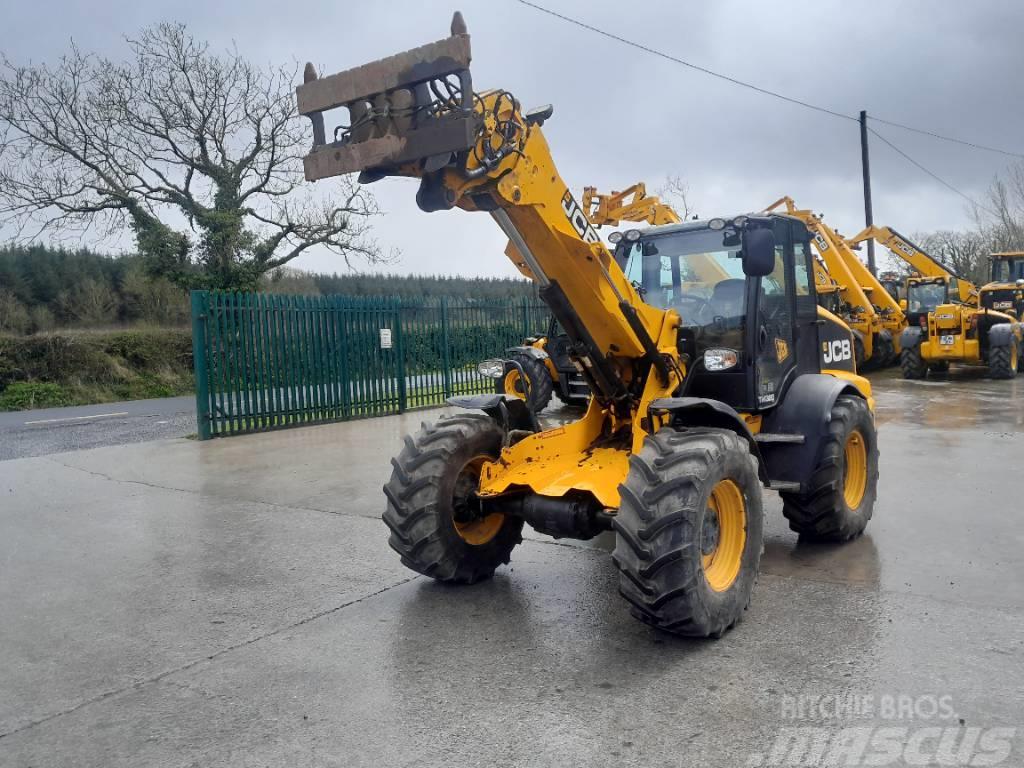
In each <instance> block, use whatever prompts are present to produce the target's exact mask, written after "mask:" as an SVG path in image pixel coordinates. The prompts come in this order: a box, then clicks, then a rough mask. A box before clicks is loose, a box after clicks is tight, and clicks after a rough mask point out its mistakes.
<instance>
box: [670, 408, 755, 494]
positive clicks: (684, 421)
mask: <svg viewBox="0 0 1024 768" xmlns="http://www.w3.org/2000/svg"><path fill="white" fill-rule="evenodd" d="M650 410H652V411H667V412H668V413H670V414H671V415H672V417H671V424H672V426H673V427H681V428H684V429H689V428H698V427H713V428H715V429H728V430H731V431H733V432H735V433H736V434H737V435H739V436H740V437H742V438H743V439H744V440H746V441H747V443H748V444H749V446H750V452H751V453H752V454H754V457H755V458H756V459H757V473H758V475H759V476H760V478H761V482H762V483H764V484H765V485H768V478H769V474H768V471H767V468H766V467H765V462H764V458H763V457H762V455H761V446H760V445H758V443H757V440H756V439H755V438H754V435H753V433H752V432H751V431H750V428H749V427H748V426H747V422H745V421H744V420H743V417H742V416H740V415H739V414H738V413H737V412H736V411H735V410H734V409H733V408H732V407H731V406H729V405H726V404H725V403H723V402H722V401H720V400H712V399H711V398H707V397H661V398H658V399H656V400H652V401H651V405H650Z"/></svg>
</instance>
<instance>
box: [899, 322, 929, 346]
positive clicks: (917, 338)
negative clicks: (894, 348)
mask: <svg viewBox="0 0 1024 768" xmlns="http://www.w3.org/2000/svg"><path fill="white" fill-rule="evenodd" d="M923 336H924V332H923V331H922V330H921V329H920V328H919V327H918V326H915V325H908V326H907V327H906V328H904V329H903V330H902V331H901V332H900V348H901V349H913V348H914V347H916V346H917V345H918V344H920V343H921V341H922V337H923Z"/></svg>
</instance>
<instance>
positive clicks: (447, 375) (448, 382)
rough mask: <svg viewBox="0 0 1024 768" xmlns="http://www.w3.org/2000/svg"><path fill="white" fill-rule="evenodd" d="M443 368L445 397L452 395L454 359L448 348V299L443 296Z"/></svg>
mask: <svg viewBox="0 0 1024 768" xmlns="http://www.w3.org/2000/svg"><path fill="white" fill-rule="evenodd" d="M441 368H442V373H441V375H442V378H443V380H444V397H445V400H447V399H448V398H449V397H451V396H452V361H451V354H450V352H449V350H448V301H447V299H445V297H443V296H442V297H441Z"/></svg>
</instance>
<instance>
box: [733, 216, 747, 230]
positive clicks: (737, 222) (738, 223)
mask: <svg viewBox="0 0 1024 768" xmlns="http://www.w3.org/2000/svg"><path fill="white" fill-rule="evenodd" d="M746 223H747V217H746V216H737V217H736V218H735V219H733V220H732V225H733V226H734V227H736V228H737V229H739V228H741V227H742V226H743V225H744V224H746Z"/></svg>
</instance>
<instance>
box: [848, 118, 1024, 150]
mask: <svg viewBox="0 0 1024 768" xmlns="http://www.w3.org/2000/svg"><path fill="white" fill-rule="evenodd" d="M868 120H872V121H874V122H876V123H883V124H884V125H891V126H893V127H894V128H902V129H903V130H905V131H913V132H914V133H922V134H924V135H925V136H931V137H932V138H935V139H942V140H943V141H952V142H953V143H954V144H963V145H964V146H965V147H973V148H974V149H983V150H985V151H986V152H996V153H998V154H1000V155H1007V156H1008V157H1021V158H1024V154H1020V153H1019V152H1010V151H1008V150H1005V149H999V148H997V147H989V146H986V145H984V144H975V143H974V142H971V141H964V140H963V139H956V138H953V137H952V136H944V135H942V134H941V133H934V132H933V131H926V130H924V129H923V128H914V127H913V126H911V125H904V124H903V123H897V122H895V121H893V120H883V119H882V118H880V117H872V116H871V115H868ZM879 138H881V137H879Z"/></svg>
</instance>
